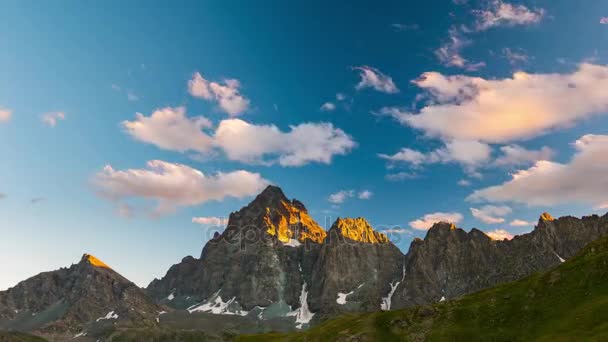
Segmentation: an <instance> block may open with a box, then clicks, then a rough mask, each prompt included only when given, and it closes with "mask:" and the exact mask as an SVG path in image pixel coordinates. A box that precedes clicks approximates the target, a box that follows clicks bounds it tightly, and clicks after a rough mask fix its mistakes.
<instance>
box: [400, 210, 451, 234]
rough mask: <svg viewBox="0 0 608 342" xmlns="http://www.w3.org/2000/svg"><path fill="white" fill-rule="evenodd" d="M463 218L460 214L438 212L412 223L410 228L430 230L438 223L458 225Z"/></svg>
mask: <svg viewBox="0 0 608 342" xmlns="http://www.w3.org/2000/svg"><path fill="white" fill-rule="evenodd" d="M462 219H463V216H462V214H460V213H443V212H436V213H432V214H426V215H424V216H423V217H421V218H419V219H417V220H414V221H411V222H410V227H412V228H414V229H417V230H429V229H430V228H431V227H432V226H433V224H435V223H437V222H449V223H454V224H456V223H458V222H460V221H462Z"/></svg>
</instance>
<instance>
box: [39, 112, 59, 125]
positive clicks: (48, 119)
mask: <svg viewBox="0 0 608 342" xmlns="http://www.w3.org/2000/svg"><path fill="white" fill-rule="evenodd" d="M60 120H65V113H64V112H48V113H44V114H42V122H43V123H44V124H46V125H47V126H49V127H55V126H57V122H58V121H60Z"/></svg>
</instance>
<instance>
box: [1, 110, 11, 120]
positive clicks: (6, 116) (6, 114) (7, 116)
mask: <svg viewBox="0 0 608 342" xmlns="http://www.w3.org/2000/svg"><path fill="white" fill-rule="evenodd" d="M12 116H13V112H12V111H11V110H10V109H6V108H0V123H2V122H8V121H10V120H11V117H12Z"/></svg>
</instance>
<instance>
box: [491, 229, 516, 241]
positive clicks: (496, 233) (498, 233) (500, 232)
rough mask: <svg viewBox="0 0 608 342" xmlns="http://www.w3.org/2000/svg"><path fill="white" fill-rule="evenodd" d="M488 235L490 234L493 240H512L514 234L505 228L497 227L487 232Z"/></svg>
mask: <svg viewBox="0 0 608 342" xmlns="http://www.w3.org/2000/svg"><path fill="white" fill-rule="evenodd" d="M485 233H486V235H487V236H489V237H490V238H491V239H492V240H497V241H502V240H505V239H506V240H512V239H513V234H511V233H509V232H508V231H506V230H504V229H495V230H493V231H491V232H485Z"/></svg>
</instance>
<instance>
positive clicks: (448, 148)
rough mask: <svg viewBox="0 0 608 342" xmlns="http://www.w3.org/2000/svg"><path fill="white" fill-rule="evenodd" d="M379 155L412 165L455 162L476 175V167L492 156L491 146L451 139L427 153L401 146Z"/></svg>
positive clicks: (390, 160) (395, 161)
mask: <svg viewBox="0 0 608 342" xmlns="http://www.w3.org/2000/svg"><path fill="white" fill-rule="evenodd" d="M379 157H380V158H382V159H386V160H388V161H389V162H391V163H397V162H403V163H408V164H411V165H412V166H413V167H418V166H420V165H423V164H435V163H452V162H455V163H459V164H461V165H463V166H464V168H465V171H466V172H467V173H469V174H470V175H472V176H477V172H476V169H477V168H478V167H479V166H481V165H483V164H484V163H487V162H488V161H489V160H490V158H491V157H492V148H491V147H490V146H489V145H487V144H484V143H480V142H478V141H463V140H453V141H449V142H447V143H446V144H445V146H444V147H442V148H439V149H436V150H434V151H430V152H427V153H422V152H420V151H416V150H412V149H410V148H402V149H401V150H400V151H399V152H397V153H395V154H393V155H387V154H379Z"/></svg>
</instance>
